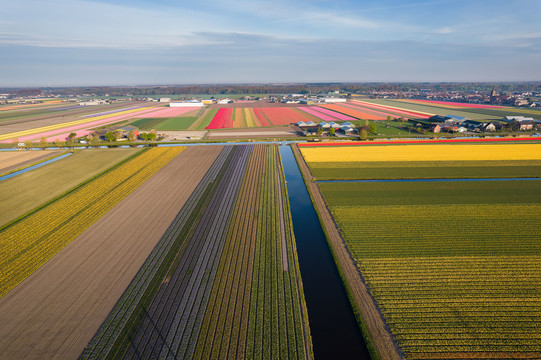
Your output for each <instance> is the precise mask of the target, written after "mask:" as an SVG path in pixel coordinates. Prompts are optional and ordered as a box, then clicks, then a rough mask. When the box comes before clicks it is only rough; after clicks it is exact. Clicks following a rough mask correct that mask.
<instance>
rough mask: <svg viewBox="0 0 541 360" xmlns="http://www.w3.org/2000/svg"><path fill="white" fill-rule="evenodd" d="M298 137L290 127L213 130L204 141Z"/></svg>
mask: <svg viewBox="0 0 541 360" xmlns="http://www.w3.org/2000/svg"><path fill="white" fill-rule="evenodd" d="M286 137H291V138H294V137H299V134H298V133H297V132H296V131H295V128H293V127H290V126H280V127H272V128H271V127H265V128H249V129H234V130H213V131H209V133H208V135H207V137H206V139H207V140H215V139H243V138H286Z"/></svg>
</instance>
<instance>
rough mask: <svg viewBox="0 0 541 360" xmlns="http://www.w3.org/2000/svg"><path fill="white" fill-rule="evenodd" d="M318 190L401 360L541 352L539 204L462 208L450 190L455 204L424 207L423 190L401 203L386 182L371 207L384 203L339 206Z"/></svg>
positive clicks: (462, 199) (335, 199)
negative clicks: (376, 306) (336, 224)
mask: <svg viewBox="0 0 541 360" xmlns="http://www.w3.org/2000/svg"><path fill="white" fill-rule="evenodd" d="M457 151H460V149H457ZM322 189H323V190H324V192H325V191H327V193H326V199H327V201H329V202H330V203H331V210H332V212H333V215H334V218H335V219H336V221H337V223H338V225H339V228H340V230H341V231H342V234H343V237H344V239H345V241H346V243H347V245H348V248H349V250H350V252H351V254H352V256H353V257H354V259H355V260H356V262H357V265H358V268H359V270H360V272H361V274H362V276H363V279H364V281H365V282H366V284H367V285H368V286H369V288H370V292H371V294H372V296H373V297H374V299H375V300H376V303H377V304H378V306H379V309H380V311H381V313H382V316H383V317H384V319H385V321H386V323H387V325H388V326H389V328H390V330H391V333H392V334H393V336H394V337H395V339H396V341H397V343H398V345H399V346H400V348H401V350H402V351H403V353H404V355H405V357H406V358H407V359H417V358H419V359H420V358H442V359H443V358H461V357H462V358H470V359H475V358H505V357H508V356H511V355H509V354H512V356H516V358H525V357H527V356H523V355H524V354H528V356H530V357H532V355H531V354H541V345H540V344H541V327H540V326H539V324H540V323H541V301H539V299H540V298H541V275H540V274H541V246H540V244H541V238H540V235H539V232H538V231H537V227H536V225H535V224H537V223H538V222H539V220H541V216H540V214H541V208H540V205H539V203H536V202H535V201H533V202H531V203H512V202H507V201H506V200H505V199H507V198H504V197H503V195H502V194H501V193H492V194H491V198H490V200H491V201H494V202H495V204H487V203H473V204H468V203H463V202H470V201H471V197H469V196H466V195H464V194H463V193H462V194H461V193H459V192H456V193H454V192H453V198H452V201H454V202H456V203H454V204H453V203H450V204H445V203H442V204H438V203H434V204H430V203H428V204H427V202H428V201H427V199H429V198H428V197H427V193H428V189H426V188H425V193H424V194H423V193H422V192H419V193H418V196H419V197H420V198H419V199H418V200H417V201H416V202H415V203H416V205H413V204H412V205H402V204H400V202H401V197H400V194H397V191H396V189H395V188H394V186H393V185H389V184H385V185H382V186H381V187H380V189H379V190H378V191H379V193H378V194H377V195H376V196H375V197H374V199H377V198H379V199H380V201H381V202H382V203H383V200H384V199H387V200H388V203H389V205H362V201H358V205H356V206H337V205H333V204H337V203H344V202H342V201H341V200H340V199H338V197H336V196H334V195H333V196H331V194H330V191H329V190H326V189H328V188H327V187H322ZM386 189H387V190H386ZM364 191H365V192H366V194H368V193H369V191H370V190H369V189H368V188H366V187H365V189H364ZM440 191H449V187H446V188H444V189H441V190H440ZM348 196H350V197H351V196H352V193H351V192H348ZM423 196H424V197H423ZM479 199H480V200H482V199H481V197H479ZM393 201H394V203H393ZM498 201H499V203H498ZM417 204H418V205H417ZM476 353H478V354H481V353H482V354H483V355H482V356H477V355H475V354H476ZM472 354H474V355H472ZM490 354H491V355H490ZM502 354H507V355H505V356H504V355H502ZM535 357H536V356H533V358H535Z"/></svg>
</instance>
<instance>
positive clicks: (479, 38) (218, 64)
mask: <svg viewBox="0 0 541 360" xmlns="http://www.w3.org/2000/svg"><path fill="white" fill-rule="evenodd" d="M0 8H1V9H2V10H1V11H0V68H1V69H2V70H3V71H2V76H1V77H0V87H1V86H66V85H145V84H185V83H252V82H280V83H282V82H337V81H351V82H364V81H529V80H531V81H534V80H535V81H539V80H541V21H540V19H541V1H540V0H513V1H508V0H506V1H503V0H464V1H463V0H434V1H423V0H419V1H406V0H382V1H364V0H361V1H347V0H329V1H326V0H311V1H308V0H290V1H285V0H273V1H257V0H230V1H217V0H207V1H205V2H197V1H189V2H187V1H178V0H177V1H173V0H156V1H145V0H131V1H127V0H112V1H97V0H48V1H43V0H20V1H7V0H1V1H0Z"/></svg>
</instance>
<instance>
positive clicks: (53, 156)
mask: <svg viewBox="0 0 541 360" xmlns="http://www.w3.org/2000/svg"><path fill="white" fill-rule="evenodd" d="M76 151H77V150H66V151H62V150H53V152H58V153H57V154H49V156H47V157H42V156H44V155H42V156H41V157H38V158H37V159H30V160H27V161H32V160H35V161H34V162H30V163H26V164H22V165H21V166H19V167H17V168H15V169H11V170H7V171H6V172H0V177H3V176H6V175H10V174H13V173H15V172H17V171H21V170H24V169H27V168H29V167H32V166H36V165H38V164H41V163H43V162H45V161H49V160H52V159H56V158H57V157H59V156H62V155H65V154H67V153H75V152H76ZM45 155H46V154H45ZM23 162H24V161H23ZM6 180H7V179H6Z"/></svg>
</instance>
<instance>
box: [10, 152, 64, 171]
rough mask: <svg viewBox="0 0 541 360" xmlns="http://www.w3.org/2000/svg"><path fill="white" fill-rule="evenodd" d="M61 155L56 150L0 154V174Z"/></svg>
mask: <svg viewBox="0 0 541 360" xmlns="http://www.w3.org/2000/svg"><path fill="white" fill-rule="evenodd" d="M61 153H62V151H58V150H52V151H51V150H39V151H4V152H0V174H2V173H6V172H9V171H13V170H15V169H19V168H21V167H25V166H27V165H30V164H33V163H35V162H39V161H42V160H45V159H48V158H51V157H54V156H57V155H60V154H61Z"/></svg>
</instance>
